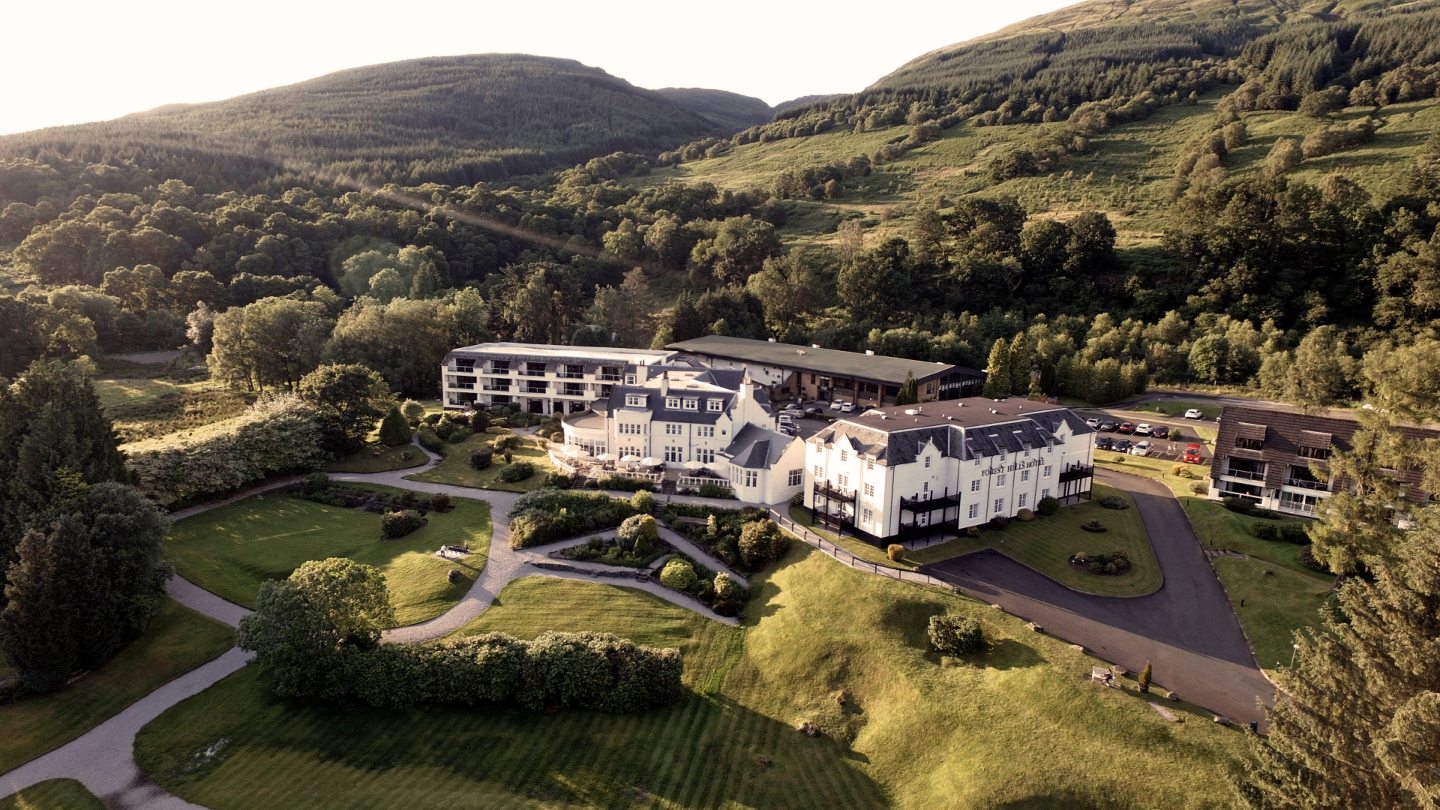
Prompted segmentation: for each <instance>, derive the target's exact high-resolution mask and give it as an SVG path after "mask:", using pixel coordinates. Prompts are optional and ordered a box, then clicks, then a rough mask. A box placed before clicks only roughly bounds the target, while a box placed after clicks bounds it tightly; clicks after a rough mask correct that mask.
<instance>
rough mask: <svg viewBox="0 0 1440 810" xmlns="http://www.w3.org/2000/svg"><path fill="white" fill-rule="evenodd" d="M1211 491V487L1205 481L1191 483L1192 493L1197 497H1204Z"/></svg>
mask: <svg viewBox="0 0 1440 810" xmlns="http://www.w3.org/2000/svg"><path fill="white" fill-rule="evenodd" d="M1209 491H1210V485H1209V484H1207V483H1205V482H1204V481H1192V482H1190V492H1192V493H1193V494H1195V495H1204V494H1206V493H1208V492H1209Z"/></svg>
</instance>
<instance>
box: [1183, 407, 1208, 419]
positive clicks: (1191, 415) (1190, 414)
mask: <svg viewBox="0 0 1440 810" xmlns="http://www.w3.org/2000/svg"><path fill="white" fill-rule="evenodd" d="M1185 418H1186V419H1204V418H1205V414H1203V413H1201V412H1200V409H1199V408H1191V409H1190V410H1188V411H1186V412H1185Z"/></svg>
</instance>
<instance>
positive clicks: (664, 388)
mask: <svg viewBox="0 0 1440 810" xmlns="http://www.w3.org/2000/svg"><path fill="white" fill-rule="evenodd" d="M669 393H670V372H668V371H662V372H660V396H662V397H663V396H665V395H667V394H669Z"/></svg>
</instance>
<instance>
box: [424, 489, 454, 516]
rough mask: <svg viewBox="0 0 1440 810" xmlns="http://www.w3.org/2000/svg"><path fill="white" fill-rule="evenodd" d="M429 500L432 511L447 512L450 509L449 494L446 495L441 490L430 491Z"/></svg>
mask: <svg viewBox="0 0 1440 810" xmlns="http://www.w3.org/2000/svg"><path fill="white" fill-rule="evenodd" d="M429 501H430V511H432V512H449V511H450V506H451V503H450V496H449V495H446V494H445V493H443V492H435V493H432V494H431V495H430V498H429Z"/></svg>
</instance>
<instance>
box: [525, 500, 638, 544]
mask: <svg viewBox="0 0 1440 810" xmlns="http://www.w3.org/2000/svg"><path fill="white" fill-rule="evenodd" d="M633 514H635V507H633V506H631V505H630V504H629V503H628V502H626V501H617V500H615V499H614V498H611V497H610V496H609V495H605V494H603V493H598V492H596V493H588V492H573V491H569V490H563V489H537V490H535V491H534V492H527V493H525V494H524V495H522V496H520V498H519V500H517V501H515V506H514V507H512V508H511V510H510V547H511V548H528V547H530V546H539V545H544V544H545V543H553V542H555V541H557V540H566V539H569V538H571V537H579V536H580V535H583V534H587V533H590V532H594V531H597V530H600V529H612V528H614V527H616V526H619V525H620V523H621V522H622V521H624V520H625V518H627V517H630V516H631V515H633Z"/></svg>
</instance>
